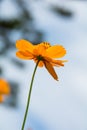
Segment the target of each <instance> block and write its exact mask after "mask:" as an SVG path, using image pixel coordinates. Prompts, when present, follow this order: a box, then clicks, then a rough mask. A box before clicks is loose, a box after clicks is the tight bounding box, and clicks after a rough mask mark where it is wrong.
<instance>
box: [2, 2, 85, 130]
mask: <svg viewBox="0 0 87 130" xmlns="http://www.w3.org/2000/svg"><path fill="white" fill-rule="evenodd" d="M19 39H26V40H29V41H31V42H32V43H33V44H38V43H40V42H42V41H47V42H50V43H51V45H55V44H61V45H63V46H64V47H65V48H66V50H67V55H66V56H65V57H64V59H67V60H68V61H69V62H67V63H66V64H65V66H64V67H61V68H60V69H59V68H55V70H56V72H57V74H58V76H59V81H58V82H57V81H55V80H54V79H53V78H52V77H51V76H50V75H49V74H48V72H47V71H46V70H45V68H43V69H41V68H38V70H37V73H36V77H35V81H34V85H33V90H32V96H31V102H30V109H29V115H28V117H27V121H26V126H25V130H28V129H29V128H31V129H32V130H87V60H86V59H87V58H86V56H87V2H86V1H67V0H0V78H4V79H6V80H7V81H8V82H9V84H10V86H11V94H10V96H9V97H6V100H5V102H4V103H3V104H0V130H20V129H21V125H22V121H23V117H24V112H25V108H26V102H27V96H28V91H29V85H30V80H31V76H32V72H33V69H34V66H35V64H34V62H33V61H23V60H20V59H18V58H17V57H16V56H15V52H16V51H17V49H16V48H15V42H16V40H19Z"/></svg>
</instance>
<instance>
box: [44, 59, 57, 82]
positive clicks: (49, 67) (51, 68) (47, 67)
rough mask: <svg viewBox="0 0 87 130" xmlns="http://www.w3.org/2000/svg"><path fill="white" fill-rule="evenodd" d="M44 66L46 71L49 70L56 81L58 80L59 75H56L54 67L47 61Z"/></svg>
mask: <svg viewBox="0 0 87 130" xmlns="http://www.w3.org/2000/svg"><path fill="white" fill-rule="evenodd" d="M44 64H45V67H46V69H47V70H48V72H49V73H50V74H51V76H52V77H53V78H54V79H55V80H58V76H57V74H56V72H55V70H54V68H53V66H52V65H51V64H50V63H49V62H47V61H45V62H44Z"/></svg>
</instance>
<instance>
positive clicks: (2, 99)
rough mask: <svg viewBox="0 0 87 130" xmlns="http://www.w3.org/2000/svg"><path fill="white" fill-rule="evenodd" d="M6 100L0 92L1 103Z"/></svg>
mask: <svg viewBox="0 0 87 130" xmlns="http://www.w3.org/2000/svg"><path fill="white" fill-rule="evenodd" d="M3 101H4V98H3V95H1V94H0V103H2V102H3Z"/></svg>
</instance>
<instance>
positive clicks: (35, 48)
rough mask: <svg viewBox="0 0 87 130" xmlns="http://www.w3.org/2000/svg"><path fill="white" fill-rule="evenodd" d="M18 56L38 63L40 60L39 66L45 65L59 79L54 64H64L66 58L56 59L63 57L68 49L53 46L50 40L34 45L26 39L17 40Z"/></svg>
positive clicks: (58, 65)
mask: <svg viewBox="0 0 87 130" xmlns="http://www.w3.org/2000/svg"><path fill="white" fill-rule="evenodd" d="M16 48H17V49H18V52H16V56H17V57H19V58H21V59H24V60H32V59H33V60H34V61H35V62H36V63H37V62H38V61H39V63H38V66H39V67H43V66H45V68H46V69H47V70H48V72H49V73H50V74H51V76H52V77H53V78H54V79H55V80H58V76H57V74H56V72H55V70H54V68H53V66H57V67H60V66H64V62H66V60H56V58H61V57H63V56H64V55H65V54H66V50H65V48H64V47H63V46H61V45H54V46H51V45H50V43H48V42H42V43H40V44H38V45H33V44H32V43H31V42H29V41H26V40H24V39H21V40H17V42H16Z"/></svg>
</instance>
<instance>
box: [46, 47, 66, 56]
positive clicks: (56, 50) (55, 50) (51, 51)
mask: <svg viewBox="0 0 87 130" xmlns="http://www.w3.org/2000/svg"><path fill="white" fill-rule="evenodd" d="M46 53H47V54H46V55H47V56H49V57H51V58H61V57H63V56H64V55H65V54H66V50H65V48H64V47H63V46H61V45H54V46H51V47H49V48H48V49H47V50H46Z"/></svg>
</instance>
